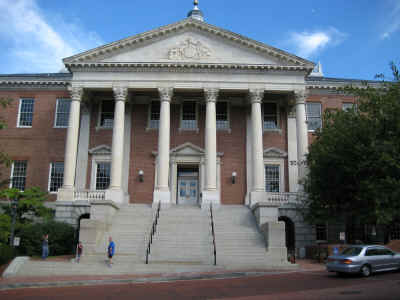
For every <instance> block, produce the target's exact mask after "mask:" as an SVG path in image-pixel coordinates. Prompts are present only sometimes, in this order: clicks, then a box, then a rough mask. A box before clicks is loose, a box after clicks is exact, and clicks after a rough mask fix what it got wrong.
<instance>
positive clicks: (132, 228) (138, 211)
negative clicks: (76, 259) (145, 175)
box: [84, 204, 153, 262]
mask: <svg viewBox="0 0 400 300" xmlns="http://www.w3.org/2000/svg"><path fill="white" fill-rule="evenodd" d="M152 212H153V209H152V207H151V205H145V204H129V205H125V206H123V207H121V208H120V209H119V211H118V212H117V213H116V214H115V215H114V217H113V222H112V225H111V228H110V230H109V231H108V232H105V234H104V235H103V238H102V239H101V240H100V241H99V242H98V243H97V245H96V255H91V256H86V257H85V258H84V259H85V260H86V261H88V260H99V259H101V260H104V259H105V258H106V249H107V246H108V238H109V237H110V236H111V237H112V239H113V241H114V242H115V253H116V255H115V260H116V261H118V262H122V261H126V262H128V261H129V262H134V261H137V262H139V261H144V253H145V251H144V244H145V240H146V235H147V233H148V231H149V228H150V226H151V222H152ZM99 257H100V258H99Z"/></svg>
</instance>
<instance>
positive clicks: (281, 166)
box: [264, 157, 286, 193]
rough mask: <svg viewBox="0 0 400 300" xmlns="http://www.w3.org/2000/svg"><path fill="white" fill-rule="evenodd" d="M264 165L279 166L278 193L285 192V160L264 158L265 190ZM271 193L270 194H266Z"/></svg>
mask: <svg viewBox="0 0 400 300" xmlns="http://www.w3.org/2000/svg"><path fill="white" fill-rule="evenodd" d="M266 165H276V166H279V192H277V193H284V192H285V190H286V187H285V160H284V159H283V158H271V157H268V158H264V188H265V180H266V178H265V166H266ZM268 193H272V192H268Z"/></svg>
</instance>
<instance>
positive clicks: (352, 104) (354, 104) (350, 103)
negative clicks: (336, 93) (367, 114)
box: [342, 102, 357, 111]
mask: <svg viewBox="0 0 400 300" xmlns="http://www.w3.org/2000/svg"><path fill="white" fill-rule="evenodd" d="M346 105H348V106H351V107H348V108H345V106H346ZM354 107H355V109H356V110H357V103H353V102H342V110H343V111H348V110H351V109H353V108H354Z"/></svg>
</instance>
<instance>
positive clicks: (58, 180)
mask: <svg viewBox="0 0 400 300" xmlns="http://www.w3.org/2000/svg"><path fill="white" fill-rule="evenodd" d="M63 180H64V162H54V163H51V164H50V182H49V192H57V191H58V189H59V188H60V187H62V185H63Z"/></svg>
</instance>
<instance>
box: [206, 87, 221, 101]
mask: <svg viewBox="0 0 400 300" xmlns="http://www.w3.org/2000/svg"><path fill="white" fill-rule="evenodd" d="M218 94H219V89H217V88H206V89H204V95H205V98H206V99H205V101H206V102H217V99H218Z"/></svg>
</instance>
